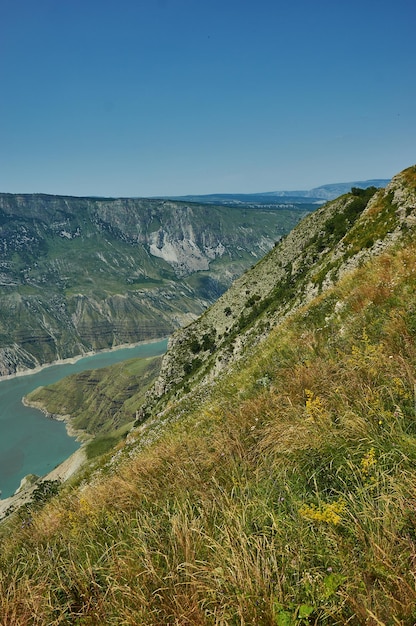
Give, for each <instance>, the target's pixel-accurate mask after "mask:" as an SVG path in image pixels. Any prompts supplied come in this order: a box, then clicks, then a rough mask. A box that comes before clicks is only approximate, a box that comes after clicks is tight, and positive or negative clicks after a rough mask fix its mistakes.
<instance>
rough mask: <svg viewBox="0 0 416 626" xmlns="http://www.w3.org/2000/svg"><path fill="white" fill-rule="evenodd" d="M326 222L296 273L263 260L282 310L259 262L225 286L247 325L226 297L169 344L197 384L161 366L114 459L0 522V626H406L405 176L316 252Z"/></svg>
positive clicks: (412, 492)
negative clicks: (218, 330)
mask: <svg viewBox="0 0 416 626" xmlns="http://www.w3.org/2000/svg"><path fill="white" fill-rule="evenodd" d="M353 200H354V198H350V199H349V200H348V202H352V201H353ZM345 202H346V199H343V200H340V203H339V204H337V205H331V206H337V207H341V206H345ZM348 202H347V203H348ZM331 215H332V217H331V216H330V212H329V210H328V209H323V210H322V212H321V213H317V214H314V219H316V222H315V221H314V222H311V220H310V218H307V219H308V221H306V225H305V223H303V224H302V225H300V226H299V227H298V228H297V229H296V232H294V233H293V236H292V237H293V239H292V241H293V242H296V241H297V238H299V247H300V249H301V251H304V253H305V255H306V256H301V259H300V261H299V263H298V264H297V265H295V261H296V259H295V260H294V261H289V260H288V257H287V255H289V251H288V248H287V247H286V245H287V240H286V242H284V243H283V244H282V245H281V250H282V251H283V252H282V256H281V257H280V262H281V266H284V265H285V264H286V263H289V262H292V271H291V272H288V271H287V273H286V280H285V278H284V276H282V278H279V281H280V283H281V284H283V285H287V290H285V291H283V290H282V297H283V303H282V304H280V303H278V302H277V296H276V294H277V292H276V291H274V289H275V288H276V286H277V283H275V286H272V287H269V290H268V291H267V289H266V288H264V289H263V282H264V281H266V277H267V276H268V275H270V272H271V271H272V268H273V267H274V268H275V272H276V275H277V276H279V277H280V276H281V266H279V263H278V261H279V253H278V248H279V246H278V247H277V248H276V249H275V250H273V252H272V253H271V255H270V256H269V257H268V258H266V259H265V260H264V261H263V262H261V263H260V264H259V265H258V266H257V268H258V273H256V268H253V270H251V271H250V272H247V274H246V275H245V276H244V280H245V281H246V282H245V283H244V284H245V286H246V287H247V289H248V290H249V289H251V292H250V297H251V294H253V293H257V294H258V295H260V299H259V300H255V301H254V302H253V304H252V305H250V306H251V308H253V307H254V306H257V307H258V308H257V314H256V315H254V314H253V315H250V317H249V319H247V317H248V312H247V311H246V309H247V307H246V306H244V304H243V303H244V300H245V299H246V298H247V296H248V295H249V294H245V293H243V294H242V295H241V296H240V297H241V302H240V300H238V295H237V294H238V293H239V290H238V289H237V291H234V288H233V290H231V292H229V293H228V295H226V296H224V297H225V298H226V299H225V300H222V302H220V303H219V304H218V305H215V307H214V312H213V309H210V311H208V312H207V313H206V314H205V315H204V316H203V318H202V319H201V320H199V321H198V322H197V324H193V325H192V326H191V327H190V328H189V329H187V331H186V332H185V331H184V332H182V331H181V332H180V333H179V339H180V340H179V339H177V340H176V341H175V342H174V343H173V351H174V353H175V352H176V354H178V355H179V356H180V354H181V352H180V350H181V349H182V348H183V350H184V352H185V353H188V354H189V353H193V354H194V355H195V354H198V355H199V359H200V361H201V363H200V364H199V365H198V367H196V368H195V370H194V371H190V372H188V373H187V372H185V371H184V370H183V368H184V362H180V364H179V366H178V368H177V369H174V364H173V359H172V357H171V356H168V358H167V359H165V365H164V366H163V368H162V376H161V379H160V381H159V386H158V387H157V389H156V391H155V392H154V394H153V395H152V396H151V397H150V398H149V403H148V406H147V410H148V411H149V412H150V416H149V418H148V419H147V420H146V421H145V422H144V423H143V424H142V425H140V426H138V427H137V428H136V429H134V430H133V431H132V433H131V434H130V435H129V437H128V438H127V440H126V441H125V442H124V443H123V444H121V445H120V446H119V449H118V450H117V452H116V454H114V455H112V456H108V457H107V458H106V459H104V460H103V462H102V465H101V467H100V469H99V471H98V472H97V471H95V472H94V473H93V474H92V475H88V472H87V473H86V474H84V475H83V476H81V477H80V479H79V484H78V485H77V484H73V485H72V486H70V485H68V486H66V487H65V488H63V489H62V490H61V493H60V494H59V495H58V496H57V497H55V498H53V499H51V500H50V501H49V502H48V503H47V504H46V505H45V506H44V507H43V508H41V509H39V510H36V509H34V508H33V507H32V509H30V508H29V509H26V510H21V511H20V513H19V515H18V517H16V516H15V517H13V518H11V519H10V520H9V522H8V523H6V525H3V527H2V538H1V555H0V615H1V616H2V621H3V623H4V624H5V625H9V624H10V625H11V624H13V625H15V624H51V625H53V624H66V623H67V624H68V623H80V624H82V623H84V624H97V625H98V624H103V623H105V624H131V625H133V624H143V625H144V624H146V625H152V624H153V625H155V626H156V625H160V624H178V625H179V624H181V625H182V624H193V625H195V626H196V625H201V624H206V625H214V624H215V625H228V624H229V625H233V626H234V625H235V626H237V625H239V626H241V625H245V626H246V625H247V626H248V625H249V624H250V625H262V626H272V625H274V626H276V625H277V626H287V625H295V624H304V625H306V624H331V625H335V624H349V625H364V624H366V625H371V626H376V625H377V626H380V625H382V626H383V625H385V626H387V625H390V624H391V625H396V626H397V625H402V626H413V624H414V623H415V620H416V609H415V607H416V585H415V580H416V569H415V563H416V515H415V511H416V469H415V468H416V404H415V378H416V368H415V364H416V347H415V335H416V273H415V272H416V270H415V268H416V168H409V170H406V171H405V172H403V173H402V174H401V175H399V176H398V177H396V178H395V179H394V180H393V181H392V183H391V186H390V187H389V188H388V189H386V191H385V192H382V193H381V192H378V193H377V194H376V195H374V196H373V198H372V200H371V201H370V203H369V204H368V205H367V207H366V208H365V209H364V210H363V211H362V212H358V213H357V215H356V216H355V219H352V218H351V219H350V218H348V220H347V222H349V223H347V224H346V225H345V228H344V226H343V227H342V228H343V229H344V233H343V234H341V235H334V240H333V245H332V243H331V241H330V239H328V245H327V246H326V247H324V248H323V249H321V250H317V249H316V246H317V247H318V248H319V247H321V244H320V243H319V233H323V234H325V232H326V229H327V228H328V220H329V219H334V218H335V217H336V215H337V214H336V213H334V212H333V211H332V213H331ZM342 215H345V211H344V213H342V214H341V216H342ZM342 221H343V220H342ZM330 223H331V222H330ZM302 229H303V230H302ZM331 230H332V226H331ZM317 233H318V238H315V237H316V234H317ZM302 236H303V238H304V239H303V241H304V245H303V246H302V245H301V240H302ZM306 237H308V239H305V238H306ZM287 239H289V237H288V238H287ZM308 242H309V243H308ZM360 242H364V243H363V244H362V246H363V247H360ZM324 243H325V242H324V240H323V239H322V245H323V244H324ZM366 244H368V245H366ZM313 251H314V252H313ZM312 253H314V254H315V253H316V254H317V258H316V261H315V262H314V264H313V265H312V264H311V263H309V264H308V265H307V267H306V268H304V263H305V259H309V258H310V257H309V256H308V255H309V254H312ZM339 259H342V263H339ZM265 267H266V268H268V270H267V271H265ZM325 267H327V268H328V271H327V272H326V274H325V276H322V272H323V270H324V268H325ZM292 278H293V282H292V283H291V279H292ZM260 279H261V280H260ZM254 280H258V282H257V284H256V285H254V284H253V282H254ZM241 284H242V283H241V282H239V285H240V287H241ZM269 285H270V283H269ZM259 288H262V291H261V292H260V293H259V292H258V290H259ZM279 293H280V292H279ZM270 295H273V297H272V298H271V297H270ZM275 296H276V297H275ZM238 302H240V305H238V306H237V303H238ZM262 302H263V303H264V302H265V303H266V304H263V305H262V306H261V303H262ZM227 306H229V307H230V309H232V306H234V307H235V309H234V313H233V312H232V315H233V316H234V321H233V326H229V331H230V330H231V335H227V336H226V337H225V338H222V339H221V340H220V341H222V343H221V344H220V345H218V344H217V341H218V338H217V339H216V341H215V342H214V343H215V348H214V345H213V342H212V338H210V337H209V336H208V337H206V332H205V330H206V328H207V318H208V321H209V324H211V323H212V322H211V318H210V317H209V316H210V315H212V316H214V317H215V319H218V321H219V323H222V324H224V325H225V323H226V320H229V318H230V317H231V316H232V315H230V314H229V313H228V310H227V311H226V312H225V311H224V309H226V308H227ZM239 306H241V308H239ZM216 307H217V308H216ZM215 308H216V311H215ZM220 311H222V314H221V315H220V313H219V312H220ZM232 311H233V310H232ZM242 312H243V313H244V317H245V318H246V319H245V321H244V324H243V325H241V323H240V320H241V319H242V316H241V314H242ZM212 319H214V318H212ZM221 320H222V321H221ZM227 323H230V322H227ZM209 324H208V327H209ZM267 324H269V328H268V329H267ZM239 326H240V332H239V334H235V335H234V334H233V333H234V332H235V333H237V330H236V329H237V328H238V327H239ZM227 332H228V331H227ZM260 335H261V341H260ZM230 336H232V337H233V341H234V344H236V345H235V348H234V349H233V350H232V351H230V350H229V345H228V343H227V341H228V337H230ZM181 342H182V343H181ZM187 342H189V346H188V347H187ZM195 342H197V343H198V346H199V350H197V346H196V343H195ZM237 344H238V349H237ZM211 350H212V352H211ZM194 351H195V352H194ZM225 354H228V365H227V367H226V368H225V367H221V366H219V365H218V360H221V359H222V356H223V355H225ZM220 357H221V359H220ZM168 368H171V369H172V371H173V373H174V381H173V383H172V385H171V386H169V384H168V380H167V371H168ZM181 368H182V369H181ZM180 370H181V371H182V382H180V374H179V372H180ZM214 374H215V376H214ZM195 381H196V382H195ZM196 383H197V384H196ZM202 383H203V384H202ZM162 387H165V388H166V389H167V390H168V393H167V394H165V395H164V396H162V395H161V394H160V389H161V388H162ZM187 387H188V388H189V392H188V391H187ZM152 407H155V408H152Z"/></svg>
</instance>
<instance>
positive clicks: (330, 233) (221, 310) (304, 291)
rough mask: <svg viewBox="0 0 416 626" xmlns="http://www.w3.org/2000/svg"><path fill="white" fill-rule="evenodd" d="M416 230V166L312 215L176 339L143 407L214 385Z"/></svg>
mask: <svg viewBox="0 0 416 626" xmlns="http://www.w3.org/2000/svg"><path fill="white" fill-rule="evenodd" d="M415 227H416V166H414V167H411V168H408V169H407V170H405V171H404V172H401V173H400V174H398V175H397V176H395V177H394V178H393V179H392V181H391V182H390V183H389V184H388V185H387V187H386V188H385V189H379V190H377V189H376V188H375V187H374V188H369V189H368V190H360V189H356V190H353V193H349V194H345V195H343V196H341V197H339V198H337V199H336V200H334V201H332V202H329V203H327V204H325V205H324V206H322V207H321V208H319V209H318V210H317V211H315V212H313V213H311V214H309V215H308V216H306V217H305V218H304V219H303V220H302V222H301V223H300V224H299V225H298V226H297V227H295V228H294V229H293V230H292V231H291V232H290V233H289V235H288V236H287V237H286V238H284V239H283V240H282V241H281V242H280V243H279V244H278V245H276V246H275V247H274V248H273V249H272V250H271V251H270V252H269V253H268V254H267V255H266V256H265V257H264V258H263V259H262V260H261V261H260V262H259V263H257V264H256V265H255V266H254V267H253V268H251V269H250V270H248V271H247V272H245V273H244V274H243V275H242V276H241V277H239V278H238V279H237V280H236V281H235V282H234V283H233V285H232V286H231V287H230V289H228V290H227V292H226V293H224V294H223V295H222V296H221V297H220V298H219V299H218V301H217V302H215V304H214V305H213V306H211V307H210V308H209V309H208V310H207V311H206V312H205V313H204V315H202V316H201V317H200V318H199V319H198V320H196V321H195V322H194V323H192V324H190V325H189V326H187V327H186V328H182V329H180V330H178V331H177V332H176V333H175V334H174V335H173V336H172V337H171V339H170V345H169V350H168V352H167V353H166V355H165V356H164V358H163V362H162V368H161V373H160V376H159V379H158V380H157V382H156V383H155V385H154V387H153V389H152V390H151V392H150V393H149V394H148V399H147V404H146V405H145V406H144V407H143V408H142V411H141V417H142V419H144V418H145V417H146V416H147V415H149V414H150V413H152V412H153V413H154V411H155V407H156V411H157V407H158V403H159V410H160V411H161V410H163V406H164V405H165V404H166V402H167V401H168V400H169V399H171V398H172V396H175V390H176V389H179V390H180V393H183V388H184V385H185V388H186V387H187V386H190V387H192V386H193V385H194V384H195V382H196V381H197V382H198V383H199V384H202V383H205V384H206V383H208V382H209V381H211V380H212V379H213V378H215V377H216V376H218V375H219V374H220V373H221V372H222V371H223V370H224V369H225V368H228V367H229V366H230V365H232V363H233V362H235V361H237V360H238V358H239V357H240V356H241V354H242V353H244V351H245V350H246V349H247V348H248V347H249V346H250V345H254V344H255V343H258V342H259V341H261V339H262V337H265V336H267V335H268V333H269V331H270V328H272V327H273V326H276V325H278V324H279V323H281V322H282V321H283V320H284V319H285V316H286V315H287V314H289V313H291V312H293V311H294V310H295V309H296V308H298V307H300V306H303V305H306V304H307V303H308V302H310V301H311V300H312V298H314V297H316V296H317V295H319V294H320V293H322V292H323V291H326V290H327V289H329V288H330V287H331V286H332V285H333V284H334V283H335V282H336V281H337V280H338V279H339V278H340V277H341V276H342V275H343V274H345V273H346V272H348V271H349V270H351V269H353V268H355V267H357V266H358V265H360V264H363V263H365V261H366V260H368V259H369V258H371V257H372V256H374V255H376V254H379V253H380V252H381V251H382V250H383V249H385V248H387V247H389V246H392V245H394V244H395V242H396V241H399V240H400V239H402V238H403V237H406V233H407V232H408V231H409V229H414V228H415Z"/></svg>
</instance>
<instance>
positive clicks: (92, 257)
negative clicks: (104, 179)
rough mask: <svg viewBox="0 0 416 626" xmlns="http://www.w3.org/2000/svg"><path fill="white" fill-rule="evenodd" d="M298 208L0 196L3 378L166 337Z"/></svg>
mask: <svg viewBox="0 0 416 626" xmlns="http://www.w3.org/2000/svg"><path fill="white" fill-rule="evenodd" d="M304 212H305V209H304V208H303V209H302V208H300V209H297V208H296V207H295V208H293V207H292V208H291V209H287V210H286V209H279V208H277V209H276V210H270V209H265V210H262V209H258V210H253V209H252V210H250V209H244V208H237V209H235V208H228V207H215V206H209V207H207V206H204V205H198V204H189V203H188V204H186V203H181V202H170V201H167V200H143V199H96V198H72V197H63V196H46V195H40V194H34V195H11V194H0V319H1V322H0V374H8V373H11V372H14V371H16V370H21V369H25V368H31V367H34V366H35V365H39V364H43V363H48V362H51V361H54V360H57V359H63V358H68V357H71V356H74V355H77V354H82V353H85V352H87V351H90V350H99V349H103V348H110V347H113V346H116V345H121V344H125V343H135V342H138V341H145V340H151V339H154V338H156V337H164V336H167V335H168V334H170V333H172V332H173V331H174V330H175V329H177V328H178V327H180V326H181V325H183V324H186V323H189V322H190V321H191V320H193V319H195V318H196V317H197V316H198V315H199V314H201V313H202V311H203V310H204V309H205V308H206V307H207V306H208V305H209V304H211V303H212V302H214V301H215V299H216V298H218V296H219V295H220V294H221V293H223V291H224V290H225V289H226V288H227V287H228V286H229V285H230V284H231V282H232V280H234V279H235V278H236V277H237V276H239V275H240V274H241V273H242V272H243V271H244V269H246V268H247V267H248V266H249V265H251V264H252V263H253V262H255V261H256V259H259V258H261V257H262V256H263V255H264V254H265V253H266V252H267V251H268V250H269V249H270V248H271V247H272V246H273V244H274V242H275V241H276V240H278V239H279V238H280V237H281V236H282V235H283V234H284V233H286V232H288V230H290V229H291V228H292V227H293V226H294V225H295V224H296V222H297V221H298V219H299V218H300V217H301V216H302V215H303V214H304Z"/></svg>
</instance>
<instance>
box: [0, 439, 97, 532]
mask: <svg viewBox="0 0 416 626" xmlns="http://www.w3.org/2000/svg"><path fill="white" fill-rule="evenodd" d="M86 460H87V453H86V450H85V447H84V446H81V448H79V449H78V450H76V451H75V452H74V453H73V454H71V456H70V457H69V458H68V459H66V460H65V461H63V462H62V463H61V464H60V465H58V466H57V467H55V469H53V470H52V471H51V472H49V474H46V476H43V477H42V478H41V479H40V480H38V481H37V482H36V483H35V484H34V485H28V486H27V487H23V488H22V489H19V491H17V493H15V494H14V495H12V496H10V498H5V499H4V500H0V520H1V519H2V518H4V516H5V515H6V513H7V510H8V509H9V508H10V507H13V509H18V508H19V507H21V506H22V505H23V504H26V503H27V502H30V499H31V496H32V493H33V491H34V490H35V489H36V487H37V485H39V483H41V482H44V481H46V480H59V481H60V482H65V481H67V480H68V479H69V478H71V477H72V476H74V474H76V473H77V472H78V470H80V469H81V467H82V466H83V465H84V463H85V462H86Z"/></svg>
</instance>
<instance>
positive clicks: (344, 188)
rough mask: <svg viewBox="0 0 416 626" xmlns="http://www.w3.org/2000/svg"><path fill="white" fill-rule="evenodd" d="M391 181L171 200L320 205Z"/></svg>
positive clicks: (189, 196)
mask: <svg viewBox="0 0 416 626" xmlns="http://www.w3.org/2000/svg"><path fill="white" fill-rule="evenodd" d="M388 183H389V179H384V178H377V179H372V180H364V181H363V180H361V181H354V182H350V183H332V184H329V185H321V186H320V187H315V188H314V189H309V190H307V191H299V190H298V191H266V192H260V193H247V194H244V193H234V194H233V193H217V194H208V195H188V196H169V197H170V199H171V200H184V201H187V202H203V203H208V204H225V205H230V204H231V205H232V204H250V205H252V204H258V205H267V204H280V205H282V204H303V203H315V204H316V203H318V204H322V202H323V201H327V200H334V199H335V198H337V197H338V196H341V195H342V194H344V193H348V192H349V191H351V188H352V187H360V188H361V189H367V188H368V187H377V188H379V187H385V186H386V185H387V184H388Z"/></svg>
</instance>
